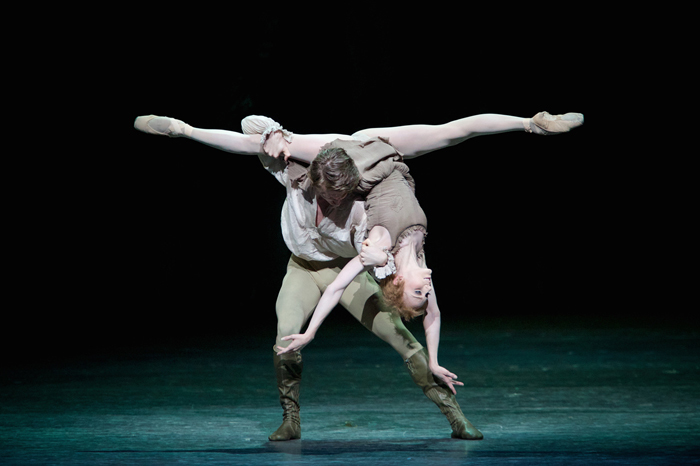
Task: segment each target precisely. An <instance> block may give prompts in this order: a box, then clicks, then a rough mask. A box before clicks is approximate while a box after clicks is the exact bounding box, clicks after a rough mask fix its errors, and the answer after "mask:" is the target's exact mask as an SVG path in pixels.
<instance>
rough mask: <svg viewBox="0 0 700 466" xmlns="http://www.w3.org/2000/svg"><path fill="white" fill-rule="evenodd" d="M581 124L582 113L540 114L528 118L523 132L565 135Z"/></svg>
mask: <svg viewBox="0 0 700 466" xmlns="http://www.w3.org/2000/svg"><path fill="white" fill-rule="evenodd" d="M582 124H583V114H582V113H566V114H564V115H550V114H549V113H547V112H540V113H538V114H537V115H535V116H534V117H532V118H530V120H529V122H528V123H526V124H525V131H527V132H528V133H535V134H542V135H553V134H560V133H567V132H569V131H571V130H572V129H573V128H577V127H579V126H581V125H582Z"/></svg>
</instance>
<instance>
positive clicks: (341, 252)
mask: <svg viewBox="0 0 700 466" xmlns="http://www.w3.org/2000/svg"><path fill="white" fill-rule="evenodd" d="M258 157H259V158H260V161H261V162H262V164H263V166H264V167H265V169H266V170H267V171H268V172H269V173H271V174H272V175H273V176H274V177H275V178H276V179H277V181H279V182H280V183H281V184H282V185H283V186H284V187H285V188H286V190H287V198H286V199H285V201H284V205H283V206H282V216H281V224H282V236H283V238H284V242H285V244H286V245H287V247H288V248H289V250H290V251H291V252H292V253H293V254H294V255H296V256H298V257H300V258H302V259H305V260H311V261H330V260H334V259H337V258H339V257H347V258H351V257H355V256H356V255H357V254H358V252H359V251H360V250H361V248H362V241H364V240H365V234H366V231H367V215H366V213H365V205H364V202H363V201H362V200H361V199H359V198H358V199H355V200H353V201H352V202H343V203H342V204H341V205H340V206H338V207H335V208H332V209H331V210H330V211H328V212H326V214H327V215H326V216H325V217H324V218H323V220H322V221H321V223H320V224H319V225H318V226H316V211H317V208H318V205H317V202H316V195H315V190H314V188H313V185H312V184H311V180H309V178H308V176H307V173H306V168H305V167H304V166H302V165H301V164H299V163H297V162H293V161H289V162H285V161H284V159H282V158H278V159H276V158H274V157H269V156H267V155H259V156H258Z"/></svg>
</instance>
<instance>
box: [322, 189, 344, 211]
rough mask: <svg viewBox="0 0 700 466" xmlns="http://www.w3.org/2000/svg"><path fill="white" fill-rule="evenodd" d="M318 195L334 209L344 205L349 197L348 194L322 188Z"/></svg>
mask: <svg viewBox="0 0 700 466" xmlns="http://www.w3.org/2000/svg"><path fill="white" fill-rule="evenodd" d="M318 195H319V196H321V197H322V198H323V199H325V201H326V202H328V203H329V204H330V205H332V206H333V207H338V206H339V205H340V204H342V203H343V200H345V198H346V197H347V196H348V193H347V192H342V191H334V190H332V189H326V188H321V189H319V190H318Z"/></svg>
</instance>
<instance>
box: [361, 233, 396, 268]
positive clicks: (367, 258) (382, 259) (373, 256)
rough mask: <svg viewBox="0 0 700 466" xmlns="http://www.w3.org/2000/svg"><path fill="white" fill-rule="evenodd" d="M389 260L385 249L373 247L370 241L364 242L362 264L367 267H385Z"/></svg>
mask: <svg viewBox="0 0 700 466" xmlns="http://www.w3.org/2000/svg"><path fill="white" fill-rule="evenodd" d="M388 258H389V257H388V256H387V253H386V252H385V251H384V250H383V249H381V248H378V247H376V246H374V245H372V243H371V242H370V240H369V239H366V240H364V241H363V242H362V251H361V252H360V262H361V263H362V265H364V266H365V267H375V266H384V265H386V263H387V260H388Z"/></svg>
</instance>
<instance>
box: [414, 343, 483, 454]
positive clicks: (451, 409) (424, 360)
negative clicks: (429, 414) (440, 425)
mask: <svg viewBox="0 0 700 466" xmlns="http://www.w3.org/2000/svg"><path fill="white" fill-rule="evenodd" d="M428 362H429V360H428V352H427V351H426V349H425V348H423V349H421V350H420V351H418V352H417V353H416V354H414V355H413V356H411V357H410V358H408V359H406V367H408V372H409V373H410V374H411V378H412V379H413V381H414V382H415V383H416V385H418V386H419V387H421V388H422V389H423V393H425V396H427V397H428V398H429V399H430V401H432V402H433V403H435V404H436V405H437V406H438V408H440V411H442V414H444V415H445V417H446V418H447V420H448V421H449V422H450V426H452V438H461V439H465V440H481V439H483V438H484V435H483V434H482V433H481V432H479V430H478V429H477V428H476V427H474V426H473V425H472V423H471V422H469V420H468V419H467V418H466V417H464V413H462V410H461V409H460V407H459V403H457V399H456V398H455V396H454V395H453V394H452V391H451V390H450V388H449V387H448V386H447V385H445V384H444V383H443V382H441V381H440V380H439V379H437V378H436V377H434V376H433V373H432V372H431V371H430V367H429V365H428Z"/></svg>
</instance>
